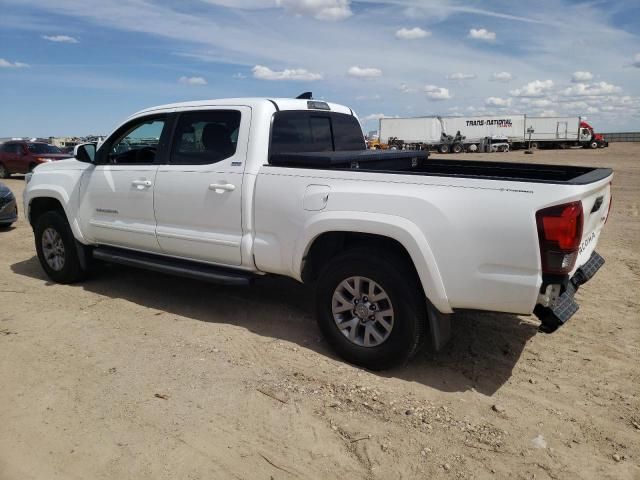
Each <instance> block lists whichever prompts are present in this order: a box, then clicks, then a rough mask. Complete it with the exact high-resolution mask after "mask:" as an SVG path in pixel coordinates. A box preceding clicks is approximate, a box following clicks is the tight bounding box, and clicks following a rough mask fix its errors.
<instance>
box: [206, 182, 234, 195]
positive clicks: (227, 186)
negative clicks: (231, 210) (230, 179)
mask: <svg viewBox="0 0 640 480" xmlns="http://www.w3.org/2000/svg"><path fill="white" fill-rule="evenodd" d="M235 189H236V186H235V185H232V184H231V183H212V184H211V185H209V190H215V191H218V190H222V191H223V192H233V191H234V190H235ZM221 193H222V192H221Z"/></svg>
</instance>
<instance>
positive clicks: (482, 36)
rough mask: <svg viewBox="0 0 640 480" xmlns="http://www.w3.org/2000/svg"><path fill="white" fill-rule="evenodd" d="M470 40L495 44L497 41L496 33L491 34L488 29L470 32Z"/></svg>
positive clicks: (473, 29)
mask: <svg viewBox="0 0 640 480" xmlns="http://www.w3.org/2000/svg"><path fill="white" fill-rule="evenodd" d="M469 38H473V39H475V40H484V41H486V42H493V41H494V40H495V39H496V32H490V31H489V30H487V29H486V28H472V29H471V30H469Z"/></svg>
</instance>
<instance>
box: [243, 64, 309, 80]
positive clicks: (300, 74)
mask: <svg viewBox="0 0 640 480" xmlns="http://www.w3.org/2000/svg"><path fill="white" fill-rule="evenodd" d="M251 71H252V72H253V77H254V78H257V79H259V80H298V81H302V82H313V81H315V80H322V75H320V74H319V73H313V72H310V71H308V70H305V69H304V68H291V69H289V68H287V69H285V70H281V71H277V70H271V69H270V68H269V67H265V66H262V65H256V66H255V67H253V69H252V70H251Z"/></svg>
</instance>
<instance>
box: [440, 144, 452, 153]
mask: <svg viewBox="0 0 640 480" xmlns="http://www.w3.org/2000/svg"><path fill="white" fill-rule="evenodd" d="M438 152H440V153H449V145H447V144H446V143H445V144H442V145H440V146H439V147H438Z"/></svg>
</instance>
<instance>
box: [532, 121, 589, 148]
mask: <svg viewBox="0 0 640 480" xmlns="http://www.w3.org/2000/svg"><path fill="white" fill-rule="evenodd" d="M529 128H531V129H533V133H532V134H531V141H532V142H555V141H572V142H575V141H576V140H578V136H579V130H580V117H527V118H526V120H525V133H526V132H527V130H528V129H529ZM525 140H526V141H529V134H528V133H527V134H526V138H525Z"/></svg>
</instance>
